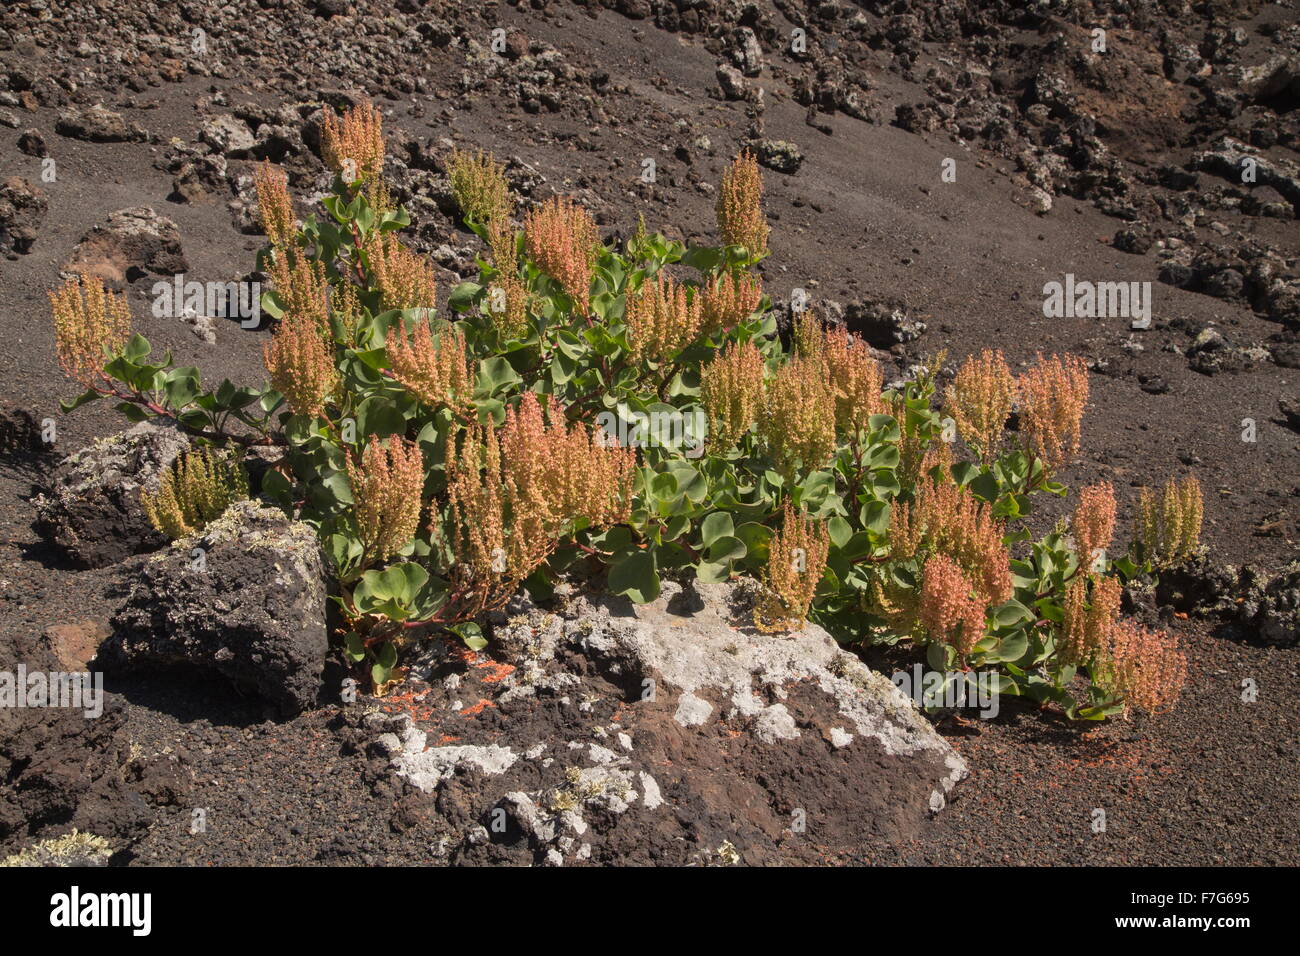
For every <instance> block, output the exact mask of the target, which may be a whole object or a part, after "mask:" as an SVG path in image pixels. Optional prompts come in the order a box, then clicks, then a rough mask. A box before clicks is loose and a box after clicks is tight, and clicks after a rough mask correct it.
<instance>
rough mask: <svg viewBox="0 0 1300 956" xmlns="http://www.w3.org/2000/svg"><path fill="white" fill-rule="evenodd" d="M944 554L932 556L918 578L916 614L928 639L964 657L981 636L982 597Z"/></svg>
mask: <svg viewBox="0 0 1300 956" xmlns="http://www.w3.org/2000/svg"><path fill="white" fill-rule="evenodd" d="M974 592H975V589H974V588H973V587H972V586H971V582H970V580H969V579H968V578H967V577H966V575H965V574H964V573H962V570H961V568H960V567H958V565H957V563H956V562H955V561H953V560H951V559H950V558H948V557H947V556H946V555H942V554H935V555H932V556H931V557H930V558H929V559H928V560H927V561H926V562H925V568H924V571H923V572H922V578H921V598H920V613H919V617H920V620H921V624H922V626H923V627H924V628H925V629H926V631H927V632H928V633H929V635H930V637H931V639H933V640H938V641H943V642H944V643H947V644H951V645H952V646H953V647H955V648H956V649H957V651H958V652H959V653H960V654H961V655H962V656H963V657H965V656H966V655H968V654H969V653H970V652H971V651H972V650H974V649H975V645H976V644H977V643H978V642H979V639H980V638H981V637H983V636H984V609H985V604H984V601H983V600H982V596H981V595H980V594H978V593H974Z"/></svg>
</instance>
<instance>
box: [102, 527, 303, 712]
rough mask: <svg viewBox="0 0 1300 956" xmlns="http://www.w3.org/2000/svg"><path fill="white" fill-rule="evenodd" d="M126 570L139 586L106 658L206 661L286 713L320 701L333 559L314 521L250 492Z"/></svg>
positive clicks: (146, 664)
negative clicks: (327, 563)
mask: <svg viewBox="0 0 1300 956" xmlns="http://www.w3.org/2000/svg"><path fill="white" fill-rule="evenodd" d="M196 560H201V563H200V564H199V565H198V566H196ZM124 570H125V572H126V574H127V575H128V578H129V580H130V590H129V593H128V596H127V600H126V603H125V604H124V605H123V607H122V608H121V609H120V610H119V611H118V612H117V614H116V615H115V616H114V618H113V629H114V634H113V637H112V638H111V639H110V640H109V641H107V642H106V643H105V645H104V647H103V648H102V649H101V651H100V658H101V660H103V661H104V663H105V666H106V667H108V668H111V669H136V668H154V667H163V668H166V667H171V666H175V665H185V666H188V667H190V668H198V669H200V670H201V671H207V672H210V673H216V674H219V675H221V676H222V677H225V678H227V679H228V680H230V681H232V682H233V683H235V684H236V685H238V686H239V687H242V688H247V689H249V690H251V691H253V692H255V693H257V694H258V695H260V696H261V697H262V698H264V699H265V700H267V701H268V702H270V703H271V704H273V705H275V706H277V707H278V708H279V709H280V712H281V713H282V714H286V715H289V714H293V713H297V712H298V711H300V710H302V709H304V708H307V707H310V706H312V705H313V704H314V703H315V701H316V698H317V695H318V693H319V691H320V679H321V674H322V672H323V671H324V668H325V655H326V653H327V651H328V649H329V633H328V629H327V625H326V599H327V595H326V588H325V568H324V559H323V557H322V555H321V551H320V545H319V542H318V539H317V537H316V533H315V532H314V531H313V530H312V529H311V528H310V527H309V526H307V525H305V524H303V523H302V522H298V521H292V520H290V519H289V518H287V517H285V515H284V514H283V513H282V512H280V511H278V510H276V509H274V508H267V507H264V506H261V505H259V504H257V503H256V502H253V501H241V502H237V503H236V504H234V505H232V506H231V507H230V508H228V509H227V510H226V513H225V514H223V515H222V516H221V517H220V518H218V519H216V520H215V521H213V522H211V523H210V524H208V525H207V527H205V528H204V529H203V530H202V531H200V532H198V533H197V534H194V535H192V536H190V537H188V538H183V539H181V540H179V541H175V542H173V543H172V545H171V546H170V547H168V548H167V549H165V550H163V551H160V552H158V553H157V554H154V555H149V556H147V557H140V558H136V559H134V560H133V561H131V562H130V563H128V564H127V565H124Z"/></svg>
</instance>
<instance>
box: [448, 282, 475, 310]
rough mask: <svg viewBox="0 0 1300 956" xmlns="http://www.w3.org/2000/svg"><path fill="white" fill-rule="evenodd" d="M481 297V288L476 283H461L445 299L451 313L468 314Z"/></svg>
mask: <svg viewBox="0 0 1300 956" xmlns="http://www.w3.org/2000/svg"><path fill="white" fill-rule="evenodd" d="M482 295H483V287H482V286H481V285H479V284H478V283H477V282H462V283H461V284H460V285H458V286H456V288H454V289H452V290H451V295H450V296H449V297H448V298H447V308H449V309H451V311H453V312H468V311H469V310H470V309H472V308H474V306H475V304H477V302H478V300H479V299H480V298H481V297H482Z"/></svg>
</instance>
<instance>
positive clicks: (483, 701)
mask: <svg viewBox="0 0 1300 956" xmlns="http://www.w3.org/2000/svg"><path fill="white" fill-rule="evenodd" d="M495 706H496V704H494V703H492V701H490V700H488V699H487V698H486V697H483V698H480V699H479V702H478V703H477V704H474V705H472V706H470V707H466V708H465V709H464V710H462V711H461V712H460V715H461V716H462V717H477V716H478V715H479V714H481V713H482V712H483V708H485V707H495Z"/></svg>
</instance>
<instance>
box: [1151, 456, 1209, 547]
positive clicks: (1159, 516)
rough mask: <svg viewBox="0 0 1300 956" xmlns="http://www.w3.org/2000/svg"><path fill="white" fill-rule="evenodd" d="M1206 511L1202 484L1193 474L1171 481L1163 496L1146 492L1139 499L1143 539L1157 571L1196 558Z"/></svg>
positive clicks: (1166, 485) (1166, 486)
mask: <svg viewBox="0 0 1300 956" xmlns="http://www.w3.org/2000/svg"><path fill="white" fill-rule="evenodd" d="M1204 509H1205V503H1204V499H1203V497H1202V495H1201V484H1200V482H1199V481H1197V480H1196V478H1195V477H1193V476H1191V475H1188V476H1187V478H1185V479H1184V480H1183V481H1181V482H1179V481H1175V480H1173V479H1172V478H1171V479H1170V480H1169V481H1168V482H1167V483H1166V484H1165V488H1164V493H1163V494H1160V495H1157V494H1156V493H1155V492H1153V491H1151V490H1150V489H1148V488H1143V489H1142V491H1141V493H1140V494H1139V497H1138V511H1139V516H1140V517H1139V534H1140V540H1141V542H1142V545H1143V548H1144V550H1145V553H1146V555H1147V557H1148V558H1149V559H1150V560H1151V562H1152V563H1153V564H1154V565H1155V566H1156V567H1157V568H1171V567H1174V566H1176V565H1178V564H1181V563H1183V562H1184V561H1187V560H1188V559H1190V558H1192V557H1194V556H1195V554H1196V552H1197V550H1198V549H1199V547H1200V538H1201V521H1202V518H1203V515H1204Z"/></svg>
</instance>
